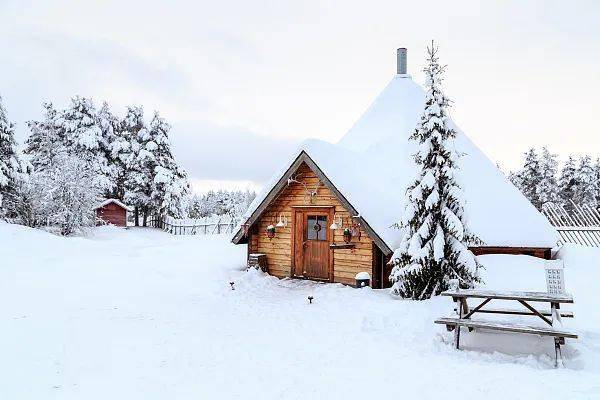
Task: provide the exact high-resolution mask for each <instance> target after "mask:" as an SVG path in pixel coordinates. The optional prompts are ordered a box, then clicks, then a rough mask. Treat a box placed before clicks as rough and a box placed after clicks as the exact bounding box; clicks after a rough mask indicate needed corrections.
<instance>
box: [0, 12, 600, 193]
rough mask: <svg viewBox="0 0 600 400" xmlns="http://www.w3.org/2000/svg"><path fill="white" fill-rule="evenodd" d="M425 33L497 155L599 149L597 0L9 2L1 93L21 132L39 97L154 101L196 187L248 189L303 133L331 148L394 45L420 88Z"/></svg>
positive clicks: (3, 17) (470, 123) (474, 125)
mask: <svg viewBox="0 0 600 400" xmlns="http://www.w3.org/2000/svg"><path fill="white" fill-rule="evenodd" d="M431 39H435V41H436V42H437V43H438V44H439V46H440V48H441V57H442V61H443V62H444V63H446V64H448V69H447V79H446V86H445V90H446V93H447V94H448V95H449V96H450V97H451V98H452V99H453V100H454V103H455V106H454V108H453V110H452V116H453V118H454V120H455V121H456V122H457V123H458V125H459V126H460V127H461V129H462V130H463V131H465V133H466V134H467V135H468V136H469V137H471V139H472V140H473V141H474V142H475V143H476V144H477V145H478V146H479V147H480V148H481V149H482V150H483V151H484V152H485V153H486V154H487V155H488V156H489V157H490V158H491V159H492V160H493V161H495V162H500V164H501V165H502V166H503V167H505V168H514V167H516V166H517V165H518V163H519V161H520V158H521V154H522V153H523V152H524V151H525V150H526V148H527V147H529V146H532V145H535V146H539V145H542V144H547V145H548V147H549V148H550V150H551V151H553V152H556V153H559V154H560V155H561V156H562V157H564V156H565V155H567V154H569V153H581V152H588V153H591V154H592V155H594V156H596V155H600V154H599V153H600V141H599V140H598V136H599V133H600V129H599V128H598V127H599V126H600V99H599V93H600V68H598V65H600V2H595V1H569V2H566V1H527V2H523V1H498V2H492V1H481V2H475V1H451V2H450V1H440V2H435V1H427V2H418V1H411V2H403V1H397V0H395V1H386V2H380V1H368V2H366V1H340V2H326V1H319V2H312V1H302V2H287V1H270V2H258V1H218V2H217V1H207V2H205V1H193V2H192V1H189V2H186V1H169V2H165V1H130V2H126V1H112V0H105V1H65V0H63V1H60V0H57V1H40V2H36V1H25V0H22V1H10V0H8V1H7V0H0V48H1V49H2V51H0V94H1V95H2V96H3V98H4V103H5V105H6V107H7V109H8V113H9V117H10V118H11V119H12V120H13V121H15V122H16V123H17V125H18V133H19V139H20V140H21V141H22V140H23V139H24V137H25V136H26V134H27V130H26V128H25V121H27V120H29V119H35V118H40V116H41V110H42V107H41V104H42V102H43V101H48V100H50V101H52V102H54V103H55V104H57V105H58V106H63V105H66V104H67V102H68V99H69V97H70V96H72V95H75V94H80V95H84V96H90V97H92V98H94V99H95V100H96V102H97V103H100V102H101V101H102V100H107V101H109V102H110V103H111V104H112V105H113V106H114V108H115V111H117V112H118V113H122V112H123V110H124V107H125V106H126V105H127V104H143V105H144V106H145V110H146V113H147V116H148V117H150V116H151V112H152V110H154V109H158V110H160V111H161V113H162V114H163V115H164V116H165V117H166V118H167V119H168V120H169V121H170V122H171V123H172V125H173V132H172V136H173V142H174V146H175V152H176V154H177V155H178V156H179V158H180V159H181V161H182V163H183V164H184V166H185V167H186V168H187V169H188V171H189V172H190V175H191V178H192V181H193V182H194V186H195V187H196V188H198V189H207V188H209V187H216V186H220V185H225V186H227V187H235V186H236V185H237V184H238V183H239V185H240V186H241V187H244V188H246V187H254V186H257V185H260V183H261V182H263V181H264V180H266V179H267V178H268V177H269V176H270V175H271V173H273V172H274V171H275V169H276V168H279V167H280V165H278V164H279V163H280V162H281V161H282V160H283V158H285V155H286V153H287V152H288V151H289V150H290V149H291V148H292V147H293V146H294V145H295V144H296V143H297V142H299V141H300V140H302V139H304V138H307V137H317V138H320V139H323V140H327V141H331V142H336V141H337V140H338V139H339V138H340V137H341V136H342V135H343V134H344V133H345V132H346V131H347V130H348V129H349V128H350V127H351V126H352V124H353V123H354V121H356V119H357V118H358V117H359V116H360V115H361V113H362V112H363V111H364V110H365V109H366V108H367V106H368V105H369V104H370V103H371V101H372V100H373V99H374V98H375V96H376V95H377V94H378V93H379V92H380V91H381V90H382V89H383V87H384V86H385V85H386V84H387V82H388V81H389V80H390V79H391V78H392V76H393V74H394V72H395V50H396V48H397V47H400V46H402V47H407V48H408V69H409V73H411V74H412V75H413V78H414V79H415V80H416V81H417V82H422V76H423V75H422V72H421V70H422V67H423V63H424V56H425V47H426V45H427V44H428V43H429V42H430V40H431Z"/></svg>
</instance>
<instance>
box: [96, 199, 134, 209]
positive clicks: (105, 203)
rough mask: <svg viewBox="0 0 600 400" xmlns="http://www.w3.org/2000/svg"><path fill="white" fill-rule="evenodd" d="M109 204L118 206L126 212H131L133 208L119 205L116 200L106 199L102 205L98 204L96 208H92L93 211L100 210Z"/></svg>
mask: <svg viewBox="0 0 600 400" xmlns="http://www.w3.org/2000/svg"><path fill="white" fill-rule="evenodd" d="M110 203H115V204H116V205H118V206H119V207H121V208H124V209H125V210H127V211H133V207H130V206H128V205H125V204H123V203H121V202H120V201H119V200H118V199H106V200H104V201H103V202H102V203H100V204H98V205H97V206H96V207H94V210H97V209H99V208H102V207H104V206H105V205H107V204H110Z"/></svg>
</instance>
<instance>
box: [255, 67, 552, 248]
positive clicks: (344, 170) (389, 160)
mask: <svg viewBox="0 0 600 400" xmlns="http://www.w3.org/2000/svg"><path fill="white" fill-rule="evenodd" d="M424 99H425V92H424V90H423V88H421V86H419V85H417V84H416V83H415V82H414V81H413V80H412V79H411V77H410V76H408V75H396V76H395V77H394V78H393V79H392V80H391V81H390V83H389V84H388V85H387V86H386V87H385V89H384V90H383V92H382V93H381V94H380V95H379V96H378V97H377V98H376V99H375V101H374V102H373V104H372V105H371V106H370V107H369V108H368V109H367V111H366V112H365V113H364V114H363V115H362V116H361V117H360V119H359V120H358V121H357V122H356V123H355V124H354V126H353V127H352V128H351V129H350V130H349V131H348V133H346V135H345V136H344V137H343V138H342V139H341V140H340V141H339V143H338V144H331V143H327V142H324V141H321V140H314V139H311V140H307V141H305V142H303V143H302V144H301V145H300V147H299V149H297V150H296V151H295V152H294V153H293V154H292V155H291V157H290V161H289V162H288V163H287V164H286V165H284V167H283V168H282V169H281V170H280V171H278V172H277V173H276V174H274V175H273V177H272V178H271V180H270V181H269V182H267V184H265V186H264V188H263V190H262V191H261V193H259V195H258V196H257V197H256V199H255V200H254V201H253V202H252V204H251V205H250V207H249V208H248V210H247V212H246V214H245V219H248V218H250V217H251V216H252V215H253V214H254V213H255V211H256V210H257V209H258V208H259V206H260V205H261V203H263V201H264V200H265V199H266V198H267V196H268V194H269V193H270V192H271V190H272V189H273V188H274V187H275V185H276V184H277V182H279V181H280V180H281V178H284V175H285V173H286V171H287V170H288V168H289V167H290V165H291V164H292V163H293V162H294V160H296V159H297V158H298V156H299V155H300V154H302V152H305V153H306V154H307V155H308V156H309V157H310V159H312V160H313V161H314V162H315V163H316V164H317V165H318V167H319V169H320V170H321V171H322V172H323V173H324V174H325V175H326V177H327V178H328V179H329V180H330V181H331V182H332V183H333V184H334V185H335V188H336V189H337V190H338V191H339V192H340V193H341V194H342V195H343V196H344V197H345V198H346V199H347V200H348V201H349V202H350V203H351V204H352V206H353V207H354V209H355V210H356V211H357V212H358V213H359V214H360V216H361V217H362V219H363V220H364V221H366V222H367V223H368V224H369V225H370V227H371V228H373V230H374V231H375V233H376V234H377V235H378V236H379V237H380V238H381V239H382V240H383V241H384V242H385V244H386V245H387V246H388V247H389V248H390V249H395V248H396V247H397V246H398V244H399V241H400V238H401V231H400V230H399V229H397V228H394V227H392V225H393V224H395V223H396V222H398V221H399V220H400V218H401V215H402V212H403V210H404V205H405V196H404V193H405V190H406V188H407V187H408V185H409V184H410V183H412V181H413V179H414V178H415V174H416V172H417V170H416V165H415V163H414V160H413V154H415V153H416V152H417V147H416V144H415V143H414V142H413V141H411V140H409V139H408V138H409V136H410V135H411V133H412V132H413V131H414V128H415V126H416V123H417V121H418V119H419V118H420V115H421V113H422V111H423V105H424ZM454 128H455V129H456V131H457V137H456V140H455V145H456V148H457V150H458V151H459V152H461V153H464V156H463V157H461V159H460V161H459V164H460V171H459V174H458V176H457V180H458V182H459V183H460V184H461V186H462V187H463V189H464V192H465V198H466V201H467V204H466V206H465V208H466V214H467V216H468V221H467V223H468V226H469V228H470V229H471V231H472V232H473V233H474V234H475V235H477V236H478V237H479V238H480V239H481V240H482V241H483V242H484V244H485V245H486V246H511V247H554V246H555V245H556V243H557V240H558V239H559V238H558V234H557V232H556V231H555V230H554V228H553V227H552V226H551V225H550V223H549V222H548V221H547V220H546V218H545V217H544V216H543V215H542V214H541V213H540V212H538V211H537V209H536V208H535V207H534V206H533V205H532V204H531V203H530V202H529V201H528V200H527V199H526V198H525V197H524V196H523V195H522V194H521V193H520V192H519V191H518V189H517V188H515V187H514V185H512V183H510V181H509V180H508V179H507V177H506V176H505V175H504V174H503V173H502V172H501V171H500V170H499V169H498V168H497V167H496V166H495V165H494V164H493V163H492V162H491V161H490V160H489V159H488V158H487V157H486V156H485V155H484V154H483V153H482V152H481V150H479V149H478V148H477V146H475V145H474V144H473V142H471V140H470V139H469V138H468V137H467V136H466V135H465V134H464V133H463V132H462V131H461V130H460V129H459V128H458V127H456V126H455V125H454ZM292 172H293V171H292Z"/></svg>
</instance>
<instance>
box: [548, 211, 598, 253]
mask: <svg viewBox="0 0 600 400" xmlns="http://www.w3.org/2000/svg"><path fill="white" fill-rule="evenodd" d="M542 213H543V214H544V215H545V216H546V218H548V221H550V223H551V224H552V225H553V226H554V228H555V229H556V230H557V231H558V234H559V235H560V237H561V239H562V241H563V242H564V243H577V244H581V245H583V246H592V247H600V212H599V211H598V210H596V209H595V208H594V207H590V206H589V205H587V204H584V205H578V204H575V203H573V202H572V201H571V202H570V203H569V204H567V205H566V207H565V205H559V204H554V203H546V204H544V205H543V206H542Z"/></svg>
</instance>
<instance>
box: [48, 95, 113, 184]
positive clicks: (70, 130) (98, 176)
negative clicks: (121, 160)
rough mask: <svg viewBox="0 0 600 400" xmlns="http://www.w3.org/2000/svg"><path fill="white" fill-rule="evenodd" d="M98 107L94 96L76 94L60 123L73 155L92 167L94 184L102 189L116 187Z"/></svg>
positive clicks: (69, 151)
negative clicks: (112, 177) (97, 112)
mask: <svg viewBox="0 0 600 400" xmlns="http://www.w3.org/2000/svg"><path fill="white" fill-rule="evenodd" d="M96 118H97V116H96V108H95V106H94V103H93V102H92V100H91V99H88V98H85V97H80V96H75V97H73V98H72V99H71V104H70V107H68V108H67V109H66V110H65V111H64V112H63V113H61V118H60V119H59V123H61V124H62V130H63V131H64V132H65V145H66V146H67V151H68V153H69V154H70V155H72V156H75V157H78V158H79V159H81V160H82V162H84V163H85V164H87V166H88V168H89V169H90V170H91V179H92V184H93V185H95V186H97V187H98V188H99V189H100V190H101V191H102V192H105V193H109V192H110V191H111V190H112V189H113V181H112V179H111V171H110V168H109V165H108V160H107V158H106V152H105V147H106V144H105V142H104V139H103V137H102V133H103V132H102V129H100V126H99V125H98V123H97V120H96Z"/></svg>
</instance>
